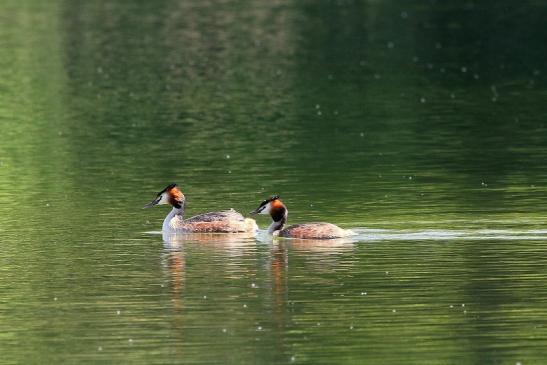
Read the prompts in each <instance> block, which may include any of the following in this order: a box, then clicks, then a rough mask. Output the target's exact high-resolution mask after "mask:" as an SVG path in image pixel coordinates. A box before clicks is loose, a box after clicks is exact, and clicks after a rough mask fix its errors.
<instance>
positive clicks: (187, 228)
mask: <svg viewBox="0 0 547 365" xmlns="http://www.w3.org/2000/svg"><path fill="white" fill-rule="evenodd" d="M167 204H168V205H171V206H172V207H173V209H172V210H171V212H170V213H169V214H168V215H167V217H165V219H164V221H163V226H162V230H163V232H164V233H255V232H256V231H257V230H258V226H257V224H256V222H255V220H254V219H251V218H245V217H243V215H241V214H240V213H238V212H236V211H235V210H233V209H230V210H226V211H220V212H210V213H204V214H200V215H196V216H194V217H192V218H189V219H184V208H185V204H186V198H185V197H184V194H183V193H182V192H181V191H180V189H179V188H178V186H177V185H176V184H171V185H169V186H168V187H166V188H165V189H163V190H162V191H160V192H159V193H158V194H157V196H156V199H154V200H152V201H151V202H150V203H148V204H146V205H145V206H144V208H150V207H153V206H154V205H167ZM251 214H269V215H270V216H271V217H272V220H273V223H272V224H271V225H270V227H268V233H269V234H271V235H273V236H280V237H288V238H302V239H332V238H340V237H346V236H349V235H352V234H353V232H352V231H349V230H344V229H342V228H340V227H338V226H335V225H334V224H330V223H322V222H319V223H303V224H295V225H292V226H289V227H287V228H284V227H285V223H286V222H287V216H288V210H287V207H286V206H285V204H283V202H282V201H281V200H280V199H279V196H277V195H275V196H272V197H271V198H269V199H266V200H264V201H263V202H262V203H260V205H259V206H258V208H256V209H255V210H254V211H252V212H251Z"/></svg>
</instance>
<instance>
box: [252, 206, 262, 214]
mask: <svg viewBox="0 0 547 365" xmlns="http://www.w3.org/2000/svg"><path fill="white" fill-rule="evenodd" d="M260 208H261V207H258V208H256V209H255V210H253V211H252V212H249V214H250V215H257V214H258V213H260Z"/></svg>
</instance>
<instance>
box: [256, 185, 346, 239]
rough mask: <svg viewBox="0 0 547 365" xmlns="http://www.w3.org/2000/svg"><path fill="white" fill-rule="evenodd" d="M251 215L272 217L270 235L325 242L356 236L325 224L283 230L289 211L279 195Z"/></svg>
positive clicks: (319, 223)
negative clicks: (326, 240)
mask: <svg viewBox="0 0 547 365" xmlns="http://www.w3.org/2000/svg"><path fill="white" fill-rule="evenodd" d="M251 214H269V215H270V216H271V217H272V220H273V223H272V224H271V225H270V226H269V227H268V233H269V234H271V235H273V236H279V237H288V238H302V239H317V240H325V239H333V238H341V237H347V236H351V235H354V234H355V233H354V232H352V231H350V230H347V229H342V228H340V227H338V226H335V225H334V224H331V223H324V222H314V223H301V224H293V225H292V226H289V227H287V228H283V227H285V223H286V222H287V216H288V214H289V211H288V210H287V207H286V206H285V204H283V202H282V201H281V200H280V199H279V196H278V195H274V196H272V197H270V198H269V199H266V200H264V201H263V202H262V203H260V205H259V206H258V208H256V209H255V210H253V211H252V212H251Z"/></svg>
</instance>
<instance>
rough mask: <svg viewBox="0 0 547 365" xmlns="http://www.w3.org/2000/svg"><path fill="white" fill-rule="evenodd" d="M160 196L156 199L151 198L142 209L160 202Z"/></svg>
mask: <svg viewBox="0 0 547 365" xmlns="http://www.w3.org/2000/svg"><path fill="white" fill-rule="evenodd" d="M160 199H161V196H158V197H157V198H156V199H154V200H152V201H151V202H150V203H148V204H146V205H145V206H144V207H142V209H146V208H152V207H153V206H154V205H156V204H158V203H159V202H160Z"/></svg>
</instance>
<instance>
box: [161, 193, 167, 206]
mask: <svg viewBox="0 0 547 365" xmlns="http://www.w3.org/2000/svg"><path fill="white" fill-rule="evenodd" d="M158 204H159V205H164V204H169V198H168V197H167V194H165V193H163V194H161V199H160V201H159V202H158Z"/></svg>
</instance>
